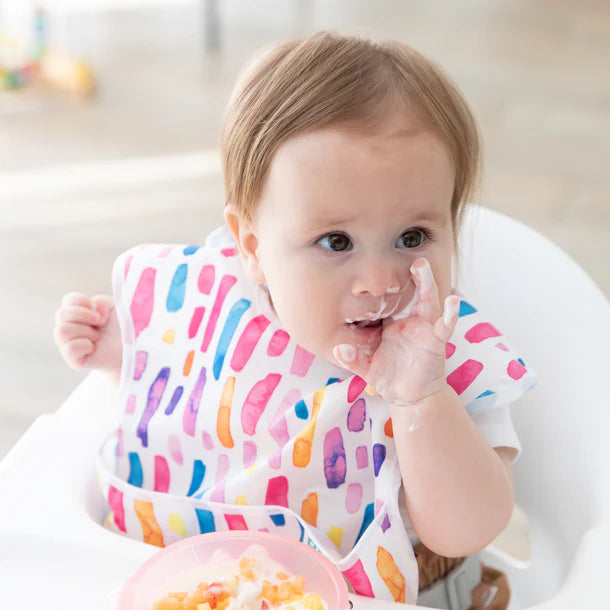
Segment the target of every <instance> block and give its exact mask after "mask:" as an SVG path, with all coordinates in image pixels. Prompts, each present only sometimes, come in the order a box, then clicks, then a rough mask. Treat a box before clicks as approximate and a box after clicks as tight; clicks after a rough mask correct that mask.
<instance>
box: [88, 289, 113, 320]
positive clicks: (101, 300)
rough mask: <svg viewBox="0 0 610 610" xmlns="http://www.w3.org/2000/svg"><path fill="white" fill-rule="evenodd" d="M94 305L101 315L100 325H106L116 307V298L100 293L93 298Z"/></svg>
mask: <svg viewBox="0 0 610 610" xmlns="http://www.w3.org/2000/svg"><path fill="white" fill-rule="evenodd" d="M91 301H92V302H93V306H94V307H95V309H96V311H97V312H98V314H99V315H100V321H99V325H100V326H104V325H105V324H106V323H107V322H108V318H109V317H110V314H111V313H112V311H113V309H114V299H113V298H112V297H111V296H108V295H105V294H99V295H96V296H94V297H92V298H91Z"/></svg>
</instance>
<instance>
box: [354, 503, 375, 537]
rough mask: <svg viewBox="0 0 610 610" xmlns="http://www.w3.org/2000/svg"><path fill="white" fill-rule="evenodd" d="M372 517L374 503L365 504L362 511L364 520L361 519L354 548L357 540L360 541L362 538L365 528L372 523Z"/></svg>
mask: <svg viewBox="0 0 610 610" xmlns="http://www.w3.org/2000/svg"><path fill="white" fill-rule="evenodd" d="M374 517H375V503H374V502H371V503H370V504H367V505H366V508H365V509H364V518H363V519H362V525H361V526H360V531H359V532H358V537H357V538H356V542H355V543H354V546H356V545H357V544H358V540H360V537H361V536H362V534H364V532H365V531H366V528H367V527H368V526H369V525H370V524H371V523H372V522H373V518H374Z"/></svg>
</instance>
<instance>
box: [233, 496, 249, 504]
mask: <svg viewBox="0 0 610 610" xmlns="http://www.w3.org/2000/svg"><path fill="white" fill-rule="evenodd" d="M235 504H237V505H239V506H248V500H246V496H237V498H235Z"/></svg>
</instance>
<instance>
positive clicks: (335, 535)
mask: <svg viewBox="0 0 610 610" xmlns="http://www.w3.org/2000/svg"><path fill="white" fill-rule="evenodd" d="M328 537H329V538H330V539H331V540H332V541H333V544H334V545H335V546H336V547H337V548H338V549H340V548H341V540H343V528H342V527H337V526H336V525H333V526H332V527H331V528H330V529H329V530H328Z"/></svg>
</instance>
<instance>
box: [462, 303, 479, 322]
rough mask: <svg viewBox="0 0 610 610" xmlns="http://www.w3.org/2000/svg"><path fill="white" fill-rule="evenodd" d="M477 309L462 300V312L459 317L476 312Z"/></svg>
mask: <svg viewBox="0 0 610 610" xmlns="http://www.w3.org/2000/svg"><path fill="white" fill-rule="evenodd" d="M476 311H477V310H476V309H475V308H474V307H473V306H472V305H471V304H470V303H466V301H460V313H459V316H458V317H460V318H461V317H463V316H469V315H470V314H471V313H476Z"/></svg>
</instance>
